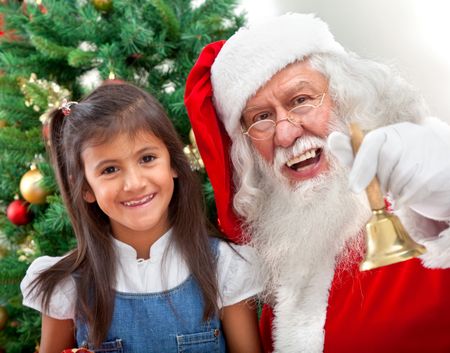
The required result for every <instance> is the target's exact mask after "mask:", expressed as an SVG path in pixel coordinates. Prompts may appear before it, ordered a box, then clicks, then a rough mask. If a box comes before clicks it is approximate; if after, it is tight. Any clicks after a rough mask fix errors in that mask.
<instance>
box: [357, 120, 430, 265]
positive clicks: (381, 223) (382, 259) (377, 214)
mask: <svg viewBox="0 0 450 353" xmlns="http://www.w3.org/2000/svg"><path fill="white" fill-rule="evenodd" d="M350 132H351V140H352V147H353V153H355V154H356V152H357V151H358V149H359V146H360V145H361V142H362V139H363V137H364V136H363V133H362V131H361V130H360V129H359V127H358V126H357V125H356V124H354V123H352V124H350ZM366 193H367V198H368V199H369V203H370V207H371V209H372V217H371V219H370V220H369V222H368V223H367V224H366V246H367V250H366V255H365V258H364V260H363V261H362V262H361V264H360V266H359V269H360V270H361V271H365V270H371V269H374V268H377V267H381V266H386V265H391V264H394V263H397V262H402V261H406V260H409V259H411V258H413V257H417V256H420V255H422V254H424V253H425V252H426V248H425V247H424V246H423V245H421V244H418V243H416V242H415V241H414V240H413V239H412V238H411V237H410V235H409V234H408V233H407V232H406V230H405V228H404V227H403V225H402V224H401V222H400V219H399V218H398V217H397V216H395V215H393V214H390V213H388V212H386V206H385V203H384V198H383V194H382V193H381V189H380V184H379V182H378V179H377V177H375V178H373V180H372V181H371V182H370V184H369V185H368V186H367V188H366Z"/></svg>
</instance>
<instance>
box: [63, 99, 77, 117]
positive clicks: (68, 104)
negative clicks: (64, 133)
mask: <svg viewBox="0 0 450 353" xmlns="http://www.w3.org/2000/svg"><path fill="white" fill-rule="evenodd" d="M74 104H78V102H75V101H72V102H68V101H67V99H63V101H62V103H61V106H60V107H59V109H61V110H62V112H63V114H64V116H67V115H69V114H70V110H71V108H70V107H71V106H72V105H74Z"/></svg>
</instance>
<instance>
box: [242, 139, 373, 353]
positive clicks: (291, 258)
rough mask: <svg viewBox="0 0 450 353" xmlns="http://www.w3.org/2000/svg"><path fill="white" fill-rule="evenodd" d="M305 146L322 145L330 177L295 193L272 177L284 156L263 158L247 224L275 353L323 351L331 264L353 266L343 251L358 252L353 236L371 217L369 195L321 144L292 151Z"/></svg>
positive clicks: (283, 153)
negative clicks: (257, 198)
mask: <svg viewBox="0 0 450 353" xmlns="http://www.w3.org/2000/svg"><path fill="white" fill-rule="evenodd" d="M309 145H314V146H322V153H323V154H324V156H325V157H326V158H327V159H328V162H329V165H330V168H329V171H328V172H326V173H323V174H322V175H320V176H318V177H316V178H314V179H311V180H308V181H306V182H301V183H299V184H298V185H296V186H295V187H294V186H292V185H290V184H289V181H288V180H287V179H286V177H284V176H283V175H281V174H280V173H279V172H277V171H278V170H280V165H283V164H284V163H285V162H286V156H287V155H288V153H287V152H288V151H277V152H276V156H275V158H274V165H273V166H271V165H268V164H267V163H266V162H265V161H264V160H262V159H261V158H260V160H259V161H258V165H259V168H260V172H261V173H260V176H261V175H262V176H261V177H260V178H259V180H258V187H260V188H261V189H262V191H263V192H264V195H265V196H264V198H263V199H262V200H261V202H260V204H259V205H257V206H256V207H257V210H258V211H257V212H255V213H254V214H255V218H254V219H252V220H249V222H248V223H247V224H246V227H247V228H246V230H247V231H248V232H249V233H248V234H251V237H250V238H251V244H252V245H253V247H254V248H255V249H256V251H257V253H258V254H259V258H260V260H261V261H262V263H261V265H260V267H259V268H260V273H259V274H260V280H261V281H262V282H263V283H264V286H265V296H264V298H263V299H264V300H265V301H266V302H269V303H271V304H272V305H273V306H274V311H275V314H276V318H275V321H274V326H275V330H274V339H275V350H276V352H283V353H285V352H300V351H301V352H321V351H322V349H323V332H322V330H323V327H324V322H325V314H326V306H327V302H328V290H329V287H330V285H331V281H332V279H333V274H334V269H335V264H336V260H337V259H339V261H340V262H341V263H344V264H345V263H346V262H349V261H350V258H352V257H353V256H347V254H348V253H347V252H345V251H344V250H345V249H352V250H353V251H358V252H359V251H362V246H361V242H360V240H361V237H360V236H358V235H360V234H361V229H363V228H364V224H365V222H366V221H367V220H368V219H369V217H370V208H369V207H368V203H367V198H366V196H365V195H364V194H361V195H355V194H352V193H351V192H350V191H349V190H348V186H347V185H348V181H347V180H348V178H347V171H346V170H344V168H343V167H341V166H340V165H339V164H338V163H337V162H336V161H335V160H334V157H331V154H330V152H328V150H327V146H326V143H325V141H324V140H322V139H319V138H315V137H302V138H300V139H299V140H298V141H297V143H296V144H295V146H294V147H292V149H294V151H295V150H300V151H303V150H304V149H305V147H308V146H309ZM294 154H295V152H294ZM291 155H292V153H291ZM300 332H302V333H300Z"/></svg>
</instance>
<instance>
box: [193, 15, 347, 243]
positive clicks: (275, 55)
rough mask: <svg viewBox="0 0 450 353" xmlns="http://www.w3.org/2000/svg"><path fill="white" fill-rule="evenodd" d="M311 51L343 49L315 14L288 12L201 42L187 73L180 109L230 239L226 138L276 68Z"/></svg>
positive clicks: (236, 231) (236, 232) (233, 231)
mask: <svg viewBox="0 0 450 353" xmlns="http://www.w3.org/2000/svg"><path fill="white" fill-rule="evenodd" d="M313 53H336V54H345V50H344V48H343V47H342V46H341V45H340V44H339V43H338V42H336V41H335V40H334V37H333V35H332V34H331V32H330V31H329V29H328V26H327V24H326V23H324V22H323V21H321V20H320V19H319V18H317V17H316V16H314V15H312V14H295V13H290V14H286V15H283V16H279V17H276V18H273V19H271V20H270V21H268V22H265V23H262V24H259V25H256V26H252V27H248V28H246V27H244V28H241V29H240V30H238V31H237V32H236V33H235V34H234V35H233V36H231V38H230V39H228V41H226V42H225V41H220V42H215V43H211V44H209V45H207V46H206V47H205V48H204V49H203V51H202V52H201V54H200V56H199V58H198V60H197V62H196V63H195V65H194V67H193V68H192V70H191V72H190V74H189V77H188V79H187V82H186V92H185V104H186V108H187V111H188V115H189V118H190V120H191V124H192V129H193V131H194V134H195V136H196V141H197V145H198V148H199V151H200V154H201V156H202V159H203V161H204V163H205V168H206V171H207V173H208V176H209V178H210V181H211V184H212V186H213V189H214V195H215V200H216V206H217V212H218V217H219V223H220V226H221V228H222V230H223V231H224V232H225V233H226V234H227V235H228V236H229V237H230V238H231V239H232V240H235V241H239V240H240V228H239V219H238V217H237V216H236V214H235V213H234V211H233V207H232V197H233V182H232V166H231V163H230V157H229V149H230V137H231V139H232V138H233V137H234V136H235V135H236V134H239V133H241V129H240V123H239V122H240V118H241V112H242V110H243V109H244V107H245V105H246V102H247V100H248V99H249V98H250V97H252V96H253V95H254V94H255V93H256V92H257V91H258V89H259V88H261V87H262V86H263V85H264V84H265V83H266V82H268V81H269V80H270V79H271V78H272V76H273V75H275V74H276V73H277V72H278V71H280V70H282V69H283V68H284V67H286V66H287V65H289V64H291V63H293V62H295V61H298V60H303V59H304V58H305V57H307V56H308V55H311V54H313ZM218 117H219V119H220V120H219V119H217V118H218Z"/></svg>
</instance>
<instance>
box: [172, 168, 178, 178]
mask: <svg viewBox="0 0 450 353" xmlns="http://www.w3.org/2000/svg"><path fill="white" fill-rule="evenodd" d="M171 171H172V178H178V173H177V171H176V170H175V169H173V168H172V169H171Z"/></svg>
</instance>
